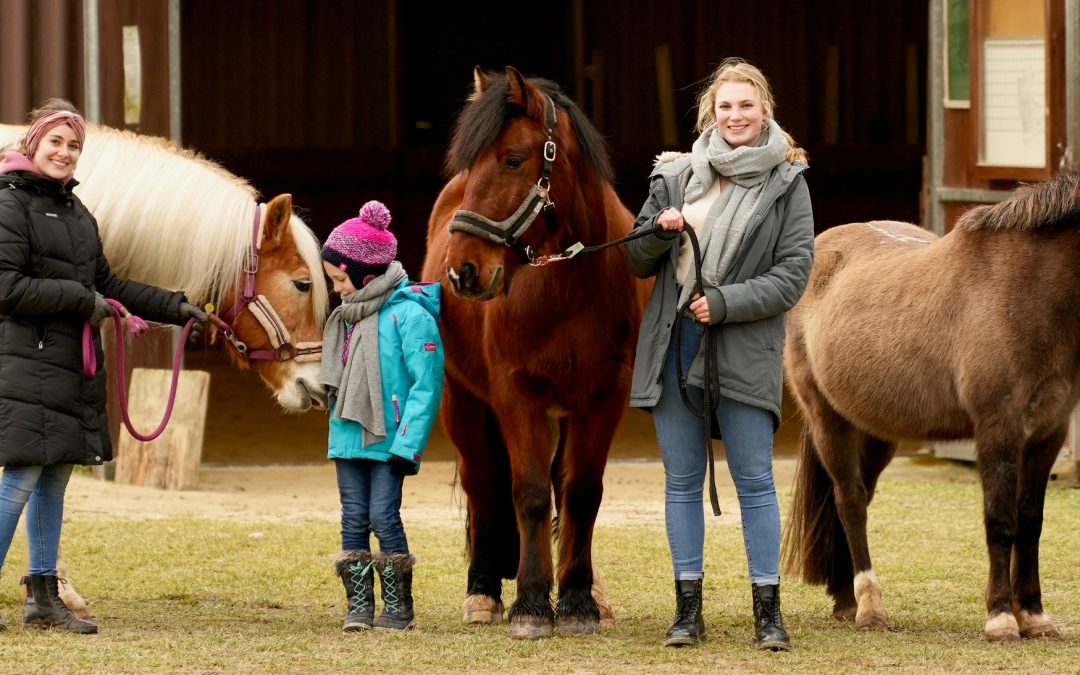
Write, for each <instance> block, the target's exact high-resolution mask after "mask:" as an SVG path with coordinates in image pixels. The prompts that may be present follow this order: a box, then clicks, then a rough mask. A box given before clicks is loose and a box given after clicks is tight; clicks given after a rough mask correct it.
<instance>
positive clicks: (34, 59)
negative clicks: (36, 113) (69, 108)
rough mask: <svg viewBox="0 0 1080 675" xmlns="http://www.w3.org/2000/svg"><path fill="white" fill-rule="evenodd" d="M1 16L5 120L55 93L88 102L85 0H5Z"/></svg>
mask: <svg viewBox="0 0 1080 675" xmlns="http://www.w3.org/2000/svg"><path fill="white" fill-rule="evenodd" d="M0 17H2V20H0V63H2V64H3V66H4V70H3V75H2V76H0V123H4V124H22V123H24V122H25V121H26V113H27V112H28V111H29V110H30V109H31V108H33V107H34V106H36V105H37V104H39V103H41V102H42V101H44V100H45V99H47V98H51V97H54V96H59V97H61V98H66V99H69V100H70V101H72V102H73V103H75V105H77V106H79V105H82V100H83V41H82V2H81V0H2V2H0Z"/></svg>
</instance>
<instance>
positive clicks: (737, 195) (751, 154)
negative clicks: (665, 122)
mask: <svg viewBox="0 0 1080 675" xmlns="http://www.w3.org/2000/svg"><path fill="white" fill-rule="evenodd" d="M787 151H788V143H787V140H786V139H785V138H784V134H783V133H782V132H781V130H780V126H779V125H778V124H777V123H776V122H774V121H773V120H769V127H768V128H767V129H765V130H764V131H763V132H762V134H761V138H760V139H758V144H757V145H756V146H753V147H751V146H746V145H742V146H739V147H737V148H735V149H732V148H731V146H729V145H728V144H727V141H725V140H724V138H723V137H722V136H721V135H720V133H719V132H718V131H717V130H716V124H711V125H709V126H708V127H707V128H706V129H705V130H704V131H702V132H701V136H699V137H698V139H697V140H696V141H694V147H693V150H692V151H691V154H690V166H691V169H692V171H693V175H692V176H691V178H690V182H689V183H687V185H686V192H685V194H684V195H683V197H684V201H685V202H686V203H687V204H690V203H693V202H695V201H697V200H698V199H700V198H701V197H702V195H704V194H705V193H706V192H708V191H709V188H710V187H712V184H713V182H714V181H716V180H717V174H719V175H721V176H725V177H727V178H728V183H727V185H726V186H724V189H723V191H721V193H720V196H719V197H717V198H716V203H714V204H713V205H712V207H711V208H710V209H709V213H708V214H707V215H706V216H705V222H704V223H702V224H701V226H699V227H698V228H696V230H695V233H696V234H697V237H698V243H699V244H700V245H701V257H702V260H701V271H702V282H703V283H705V284H708V285H710V286H714V287H717V288H718V287H719V286H720V284H722V283H723V281H724V278H725V277H726V276H727V275H728V272H730V271H731V267H732V265H733V264H734V262H735V253H736V252H737V251H738V250H739V245H740V244H742V241H743V235H745V234H746V229H747V226H748V225H749V221H750V216H751V215H753V213H754V210H755V209H756V208H757V206H758V202H760V201H761V195H762V194H764V192H765V187H766V186H767V185H768V183H769V177H770V176H771V175H772V170H773V167H775V166H776V165H777V164H780V163H781V162H783V161H784V159H785V158H786V157H787ZM692 291H693V286H692V285H691V284H687V285H686V286H684V287H683V290H682V294H681V295H680V296H679V307H682V306H683V305H684V304H685V303H686V301H687V300H688V299H689V297H690V294H691V292H692Z"/></svg>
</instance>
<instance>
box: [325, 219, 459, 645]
mask: <svg viewBox="0 0 1080 675" xmlns="http://www.w3.org/2000/svg"><path fill="white" fill-rule="evenodd" d="M389 224H390V212H389V210H387V208H386V207H385V206H384V205H383V204H381V203H380V202H377V201H370V202H368V203H366V204H364V206H363V208H362V209H360V215H359V216H358V217H357V218H352V219H349V220H346V221H345V222H344V223H342V224H341V225H339V226H338V227H336V228H335V229H334V231H333V232H331V233H330V236H329V237H328V238H327V240H326V243H325V244H324V245H323V248H322V257H323V267H324V269H325V270H326V274H327V275H328V276H329V277H330V279H331V281H333V283H334V292H335V293H338V294H340V295H341V305H340V306H339V307H337V308H336V309H335V310H334V311H333V312H332V313H331V314H330V317H329V319H327V322H326V329H325V331H324V334H323V361H322V371H321V374H320V381H321V382H322V384H323V385H325V386H326V387H327V390H328V392H329V393H330V411H331V413H330V435H329V452H328V456H329V458H330V459H332V460H334V464H335V466H336V468H337V482H338V491H339V493H340V496H341V548H342V551H341V554H340V555H339V556H338V558H337V560H336V561H335V563H334V569H335V571H336V572H337V574H338V575H339V576H340V577H341V579H342V582H343V583H344V585H345V596H346V599H347V601H348V612H347V614H346V616H345V624H344V626H343V630H345V631H359V630H364V629H366V628H370V627H371V626H374V627H375V628H394V629H399V630H404V629H408V628H412V626H413V616H414V615H413V597H412V569H413V565H414V563H415V562H416V558H415V557H414V556H413V555H411V554H410V553H409V544H408V541H407V539H406V537H405V527H404V525H403V523H402V521H401V491H402V483H403V482H404V480H405V476H409V475H414V474H416V473H417V472H418V471H419V470H420V460H421V458H422V456H423V453H424V446H425V445H426V444H427V440H428V435H429V434H430V433H431V427H432V425H433V424H434V423H435V417H436V414H437V412H438V408H439V400H440V398H441V397H442V385H443V365H444V354H443V347H442V340H441V339H440V337H439V326H438V316H439V288H440V287H439V285H438V284H416V283H412V282H410V281H409V278H408V276H407V275H406V273H405V270H404V268H402V266H401V263H399V262H398V261H397V260H395V257H396V256H397V240H396V239H395V238H394V235H393V234H391V233H390V231H389V230H388V229H387V228H388V226H389ZM372 533H374V534H375V538H376V539H378V540H379V549H380V550H379V552H378V553H373V552H372V551H371V541H370V540H371V534H372ZM375 576H378V577H379V580H380V585H381V589H382V600H383V611H382V613H381V614H380V615H379V617H378V618H375Z"/></svg>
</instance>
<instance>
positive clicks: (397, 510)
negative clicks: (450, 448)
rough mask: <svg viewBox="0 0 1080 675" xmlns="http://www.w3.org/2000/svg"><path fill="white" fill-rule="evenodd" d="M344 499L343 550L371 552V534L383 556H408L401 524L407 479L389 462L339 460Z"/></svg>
mask: <svg viewBox="0 0 1080 675" xmlns="http://www.w3.org/2000/svg"><path fill="white" fill-rule="evenodd" d="M334 464H336V465H337V481H338V493H339V494H340V495H341V548H342V550H344V551H357V550H360V551H370V550H371V533H372V532H374V533H375V538H376V539H378V540H379V550H381V551H382V552H383V553H408V552H409V542H408V541H406V539H405V526H404V525H403V524H402V522H401V485H402V483H403V482H404V481H405V477H404V476H399V475H398V474H396V473H394V472H393V471H391V470H390V465H389V464H387V463H386V462H379V461H376V460H371V459H335V460H334Z"/></svg>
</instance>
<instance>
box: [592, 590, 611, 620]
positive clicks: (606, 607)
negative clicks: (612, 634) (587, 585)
mask: <svg viewBox="0 0 1080 675" xmlns="http://www.w3.org/2000/svg"><path fill="white" fill-rule="evenodd" d="M592 597H593V602H595V603H596V608H597V609H598V610H600V628H603V629H606V630H609V629H612V628H614V627H615V610H614V609H612V607H611V603H610V602H608V601H607V598H605V597H604V596H603V594H601V593H598V592H597V590H596V588H595V587H594V588H593V592H592Z"/></svg>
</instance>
